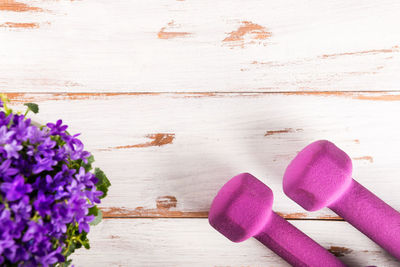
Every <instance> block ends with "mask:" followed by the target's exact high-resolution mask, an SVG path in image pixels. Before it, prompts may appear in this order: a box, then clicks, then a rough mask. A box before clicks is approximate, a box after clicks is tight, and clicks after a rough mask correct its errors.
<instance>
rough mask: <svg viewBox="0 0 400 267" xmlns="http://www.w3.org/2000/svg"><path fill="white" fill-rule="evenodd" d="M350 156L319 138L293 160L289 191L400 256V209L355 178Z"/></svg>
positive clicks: (286, 185)
mask: <svg viewBox="0 0 400 267" xmlns="http://www.w3.org/2000/svg"><path fill="white" fill-rule="evenodd" d="M351 173H352V164H351V159H350V157H349V156H348V155H347V154H346V153H345V152H343V151H342V150H340V149H339V148H338V147H337V146H335V145H334V144H333V143H331V142H329V141H325V140H322V141H316V142H314V143H312V144H310V145H308V146H307V147H306V148H304V149H303V150H302V151H300V153H299V154H298V155H297V156H296V157H295V158H294V159H293V160H292V162H291V163H290V164H289V166H288V167H287V169H286V172H285V175H284V178H283V190H284V191H285V193H286V195H288V196H289V197H290V198H291V199H293V200H294V201H295V202H297V203H298V204H299V205H300V206H302V207H303V208H305V209H306V210H308V211H315V210H319V209H322V208H324V207H329V208H330V209H331V210H333V211H334V212H336V213H337V214H338V215H339V216H341V217H342V218H344V219H345V220H346V221H348V222H349V223H351V224H352V225H353V226H355V227H356V228H358V229H359V230H360V231H361V232H363V233H364V234H365V235H367V236H368V237H369V238H371V239H372V240H373V241H375V242H376V243H378V244H379V245H380V246H381V247H382V248H384V249H386V250H387V251H388V252H389V253H391V254H392V255H393V256H395V257H396V258H398V259H400V213H399V212H397V211H396V210H395V209H393V208H392V207H390V206H389V205H388V204H386V203H385V202H383V201H382V200H381V199H379V198H378V197H377V196H375V195H374V194H373V193H371V192H370V191H368V189H366V188H365V187H363V186H362V185H360V184H359V183H357V182H356V181H355V180H353V179H352V177H351V176H352V175H351Z"/></svg>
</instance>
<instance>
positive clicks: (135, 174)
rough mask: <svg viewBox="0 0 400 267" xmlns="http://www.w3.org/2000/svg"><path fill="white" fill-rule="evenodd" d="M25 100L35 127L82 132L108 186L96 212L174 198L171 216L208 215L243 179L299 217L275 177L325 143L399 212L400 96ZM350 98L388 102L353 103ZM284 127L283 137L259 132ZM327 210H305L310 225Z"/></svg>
mask: <svg viewBox="0 0 400 267" xmlns="http://www.w3.org/2000/svg"><path fill="white" fill-rule="evenodd" d="M52 97H53V96H52V95H29V94H28V95H25V96H19V99H21V100H22V101H34V102H38V103H39V104H40V108H41V111H40V115H39V116H36V117H37V118H40V120H43V121H55V120H56V119H57V118H60V117H62V118H63V119H64V121H65V122H66V123H67V124H69V125H70V126H71V128H70V131H71V132H72V133H76V132H82V133H83V135H82V136H81V137H82V140H83V141H84V143H85V144H86V145H87V149H88V150H89V151H92V152H93V154H94V155H95V157H96V159H97V161H96V163H97V165H98V166H101V167H102V168H103V169H104V171H105V172H106V173H107V174H108V175H109V178H110V180H111V181H112V184H113V186H112V187H111V189H110V192H109V194H110V197H109V198H108V199H107V200H106V201H105V202H104V204H102V206H103V207H108V208H111V207H116V208H120V209H121V208H122V209H125V210H126V211H125V212H126V213H130V214H132V212H134V210H135V208H137V207H143V208H144V209H155V208H156V199H157V198H158V197H160V196H174V197H176V199H177V207H176V209H172V210H178V211H185V212H196V211H208V209H209V205H210V204H211V200H212V198H213V196H214V195H215V194H216V192H217V190H218V189H219V188H220V187H221V186H222V185H223V184H224V183H225V182H226V181H227V180H228V179H229V178H230V177H232V176H234V175H236V174H238V173H241V172H250V173H252V174H254V175H255V176H256V177H258V178H259V179H261V180H262V181H263V182H265V183H266V184H267V185H269V186H270V187H271V188H272V189H273V191H274V194H275V203H274V207H275V210H276V211H279V212H283V213H298V212H304V210H303V209H302V208H301V207H300V206H298V205H296V204H295V203H294V202H292V201H291V200H289V199H288V198H287V197H286V196H285V195H284V194H283V191H282V189H281V188H282V175H283V173H284V170H285V168H286V166H287V165H288V164H289V162H290V160H291V159H292V158H293V157H294V156H295V155H296V153H297V152H298V151H299V150H301V149H302V148H303V147H304V146H306V145H307V144H309V143H311V142H312V141H314V140H318V139H329V140H331V141H333V142H335V143H336V144H337V145H338V146H339V147H340V148H342V149H343V150H344V151H346V152H347V153H348V154H349V155H350V156H351V157H352V158H353V159H354V160H353V163H354V177H355V178H356V179H357V180H358V181H359V182H360V183H362V184H363V185H364V186H366V187H367V188H369V189H370V190H372V191H373V192H374V193H376V194H377V195H378V196H379V197H381V198H382V199H383V200H385V201H387V202H388V203H389V204H391V205H392V206H393V207H395V208H396V209H398V210H400V198H399V197H398V194H397V192H399V190H400V179H399V177H400V169H399V168H398V166H399V162H400V157H399V154H398V151H399V148H400V126H399V125H398V124H397V114H400V94H398V93H393V94H384V93H376V94H340V95H338V96H336V95H314V94H309V95H301V94H300V95H298V94H285V93H277V94H245V95H243V94H218V95H214V96H203V97H199V95H195V97H193V95H192V94H162V95H114V96H102V95H92V96H89V97H88V96H86V95H81V96H80V97H81V98H82V100H72V99H71V98H79V95H75V96H72V95H70V96H65V95H64V96H56V97H54V99H55V100H51V98H52ZM357 98H371V99H379V98H384V99H386V100H387V99H391V100H394V101H383V100H361V99H357ZM282 129H283V130H284V129H291V130H289V132H287V133H275V134H272V135H267V136H265V134H266V133H267V132H268V131H275V130H278V131H279V130H282ZM156 133H170V134H175V139H174V140H173V141H172V143H171V144H166V145H163V146H150V147H133V148H117V147H119V146H123V147H124V146H129V145H136V144H144V143H146V142H149V141H151V139H149V138H147V137H146V135H148V134H156ZM327 215H332V213H331V212H330V211H328V210H322V211H320V212H314V213H309V214H308V215H307V217H310V218H316V217H320V216H327Z"/></svg>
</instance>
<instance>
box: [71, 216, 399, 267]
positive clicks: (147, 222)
mask: <svg viewBox="0 0 400 267" xmlns="http://www.w3.org/2000/svg"><path fill="white" fill-rule="evenodd" d="M292 223H293V224H294V225H295V226H296V227H298V228H299V229H300V230H302V231H304V232H305V233H307V234H308V235H309V236H310V237H311V238H313V239H314V240H316V241H317V242H319V243H320V244H321V245H322V246H324V247H325V248H327V249H329V250H330V251H331V252H332V253H334V254H335V255H337V256H338V257H339V258H340V259H341V260H342V261H343V262H345V263H346V264H348V265H349V266H352V267H361V266H362V267H365V266H371V265H375V266H379V267H389V266H390V267H396V266H400V263H399V262H398V261H396V260H395V259H393V258H392V257H391V256H389V255H388V254H387V253H386V252H385V251H383V250H382V249H381V248H380V247H378V246H377V245H376V244H375V243H373V242H372V241H371V240H369V239H368V238H366V237H365V236H363V235H362V234H361V233H359V232H358V231H357V230H355V229H354V228H352V227H351V226H350V225H349V224H347V223H345V222H320V221H312V222H310V221H294V222H292ZM89 239H90V242H91V247H92V248H91V249H90V250H89V251H86V250H83V249H81V250H78V251H77V252H76V255H74V256H73V259H74V263H75V264H76V266H99V267H100V266H231V267H233V266H237V267H239V266H260V267H261V266H289V265H288V264H286V263H285V262H284V261H283V260H281V259H280V258H279V257H278V256H276V255H275V254H273V253H272V252H271V251H270V250H268V249H267V248H265V247H264V246H263V245H262V244H261V243H259V242H257V241H256V240H255V239H249V240H247V241H245V242H243V243H233V242H230V241H229V240H228V239H226V238H225V237H224V236H222V235H221V234H220V233H218V232H216V231H215V230H214V229H213V228H212V227H211V226H210V225H209V224H208V221H207V220H205V219H157V220H151V219H140V220H138V219H124V220H122V219H107V220H104V221H103V222H102V223H101V224H100V225H97V226H95V227H92V229H91V232H90V234H89Z"/></svg>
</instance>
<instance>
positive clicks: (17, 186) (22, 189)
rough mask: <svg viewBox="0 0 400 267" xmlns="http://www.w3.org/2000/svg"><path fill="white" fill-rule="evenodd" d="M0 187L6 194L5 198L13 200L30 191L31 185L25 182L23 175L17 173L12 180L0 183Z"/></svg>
mask: <svg viewBox="0 0 400 267" xmlns="http://www.w3.org/2000/svg"><path fill="white" fill-rule="evenodd" d="M0 189H1V191H3V192H4V193H5V194H6V198H7V199H8V200H9V201H15V200H18V199H20V198H21V197H23V196H24V195H25V194H26V193H29V192H31V191H32V186H31V185H30V184H25V180H24V177H23V176H21V175H17V176H15V178H14V181H13V182H11V183H7V182H5V183H3V184H2V185H0Z"/></svg>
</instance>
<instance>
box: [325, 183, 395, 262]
mask: <svg viewBox="0 0 400 267" xmlns="http://www.w3.org/2000/svg"><path fill="white" fill-rule="evenodd" d="M329 208H330V209H331V210H333V211H334V212H335V213H337V214H338V215H339V216H341V217H342V218H343V219H345V220H346V221H348V222H349V223H350V224H352V225H353V226H354V227H356V228H357V229H358V230H360V231H361V232H363V233H364V234H365V235H367V236H368V237H369V238H371V239H372V240H373V241H375V242H376V243H377V244H378V245H380V246H381V247H382V248H384V249H385V250H386V251H388V252H389V253H390V254H392V255H393V256H395V257H396V258H397V259H400V213H399V212H398V211H396V210H395V209H393V208H392V207H391V206H389V205H388V204H386V203H385V202H384V201H382V200H381V199H380V198H378V197H377V196H375V195H374V194H373V193H372V192H370V191H369V190H368V189H366V188H365V187H363V186H362V185H361V184H359V183H358V182H357V181H355V180H354V179H353V180H352V182H351V184H350V186H349V188H348V189H347V191H346V192H345V193H344V194H343V195H342V196H341V197H340V198H339V199H338V200H336V201H335V202H334V203H333V204H331V205H330V206H329Z"/></svg>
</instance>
